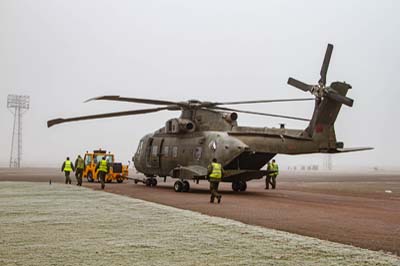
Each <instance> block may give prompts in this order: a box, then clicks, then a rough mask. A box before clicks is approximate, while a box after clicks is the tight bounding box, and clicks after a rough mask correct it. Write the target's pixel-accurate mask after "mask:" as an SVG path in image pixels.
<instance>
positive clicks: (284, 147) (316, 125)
mask: <svg viewBox="0 0 400 266" xmlns="http://www.w3.org/2000/svg"><path fill="white" fill-rule="evenodd" d="M332 51H333V45H332V44H328V46H327V49H326V52H325V57H324V60H323V63H322V67H321V71H320V79H319V81H318V83H317V84H316V85H309V84H307V83H304V82H301V81H299V80H297V79H294V78H291V77H290V78H289V79H288V81H287V83H288V84H289V85H291V86H294V87H296V88H298V89H300V90H302V91H304V92H309V93H311V94H312V95H313V96H314V97H312V98H300V99H276V100H254V101H236V102H210V101H199V100H189V101H180V102H176V101H166V100H159V99H143V98H129V97H121V96H116V95H109V96H100V97H95V98H91V99H89V100H87V101H85V102H88V101H100V100H105V101H116V102H131V103H141V104H151V105H157V106H159V107H155V108H149V109H140V110H130V111H122V112H112V113H103V114H96V115H88V116H80V117H72V118H57V119H53V120H49V121H48V122H47V126H48V127H51V126H54V125H56V124H61V123H66V122H72V121H80V120H88V119H99V118H109V117H118V116H129V115H139V114H148V113H155V112H160V111H181V115H180V117H178V118H172V119H169V120H168V121H166V123H165V126H163V127H162V128H160V129H158V130H156V131H155V132H153V133H150V134H147V135H145V136H144V137H143V138H142V139H141V140H140V142H139V145H138V147H137V150H136V152H135V154H134V156H133V158H132V160H133V163H134V166H135V168H136V170H137V171H138V172H141V173H143V174H144V175H145V176H146V179H145V182H144V183H145V184H146V185H149V186H150V185H151V186H155V185H157V179H156V177H162V178H164V182H165V181H166V178H167V177H172V178H175V179H177V181H176V182H175V183H174V190H175V191H176V192H188V191H189V190H190V184H189V182H188V180H194V181H195V182H196V183H197V184H198V183H199V181H200V180H205V179H207V174H208V173H207V166H208V165H209V163H210V162H211V160H212V159H213V158H216V159H217V160H218V162H219V163H221V164H222V166H223V168H224V176H223V177H222V180H221V181H222V182H230V183H232V190H233V191H236V192H238V191H246V189H247V182H248V181H250V180H253V179H261V178H263V177H264V176H266V175H267V174H268V170H263V167H264V166H265V165H266V164H267V162H269V161H270V160H271V159H272V158H274V157H275V155H277V154H289V155H295V154H311V153H344V152H354V151H364V150H370V149H372V148H370V147H362V148H344V144H343V142H339V141H337V140H336V134H335V129H334V123H335V121H336V118H337V116H338V114H339V111H340V108H341V106H342V105H346V106H349V107H352V106H353V102H354V101H353V99H351V98H349V97H347V96H346V94H347V92H348V90H349V89H351V88H352V87H351V85H350V84H347V83H345V82H338V81H335V82H332V83H331V84H330V85H329V86H326V77H327V71H328V67H329V62H330V59H331V55H332ZM298 101H314V111H313V114H312V117H311V119H305V118H300V117H294V116H286V115H279V114H271V113H262V112H253V111H247V110H241V109H236V108H231V107H226V106H231V105H240V104H256V103H272V102H298ZM238 113H246V114H253V115H261V116H272V117H278V118H284V119H294V120H300V121H306V122H308V126H307V127H306V128H305V129H287V128H285V126H284V124H281V126H280V127H279V128H269V127H243V126H239V125H238V122H237V119H238ZM135 183H136V182H135Z"/></svg>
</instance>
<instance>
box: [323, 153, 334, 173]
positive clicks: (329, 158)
mask: <svg viewBox="0 0 400 266" xmlns="http://www.w3.org/2000/svg"><path fill="white" fill-rule="evenodd" d="M324 168H325V170H329V171H330V170H332V154H326V155H325V157H324Z"/></svg>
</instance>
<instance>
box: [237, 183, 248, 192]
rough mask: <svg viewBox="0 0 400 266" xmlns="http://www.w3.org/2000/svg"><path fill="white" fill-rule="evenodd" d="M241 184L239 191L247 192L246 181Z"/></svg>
mask: <svg viewBox="0 0 400 266" xmlns="http://www.w3.org/2000/svg"><path fill="white" fill-rule="evenodd" d="M239 184H240V187H239V190H240V191H242V192H243V191H246V189H247V183H246V181H240V182H239Z"/></svg>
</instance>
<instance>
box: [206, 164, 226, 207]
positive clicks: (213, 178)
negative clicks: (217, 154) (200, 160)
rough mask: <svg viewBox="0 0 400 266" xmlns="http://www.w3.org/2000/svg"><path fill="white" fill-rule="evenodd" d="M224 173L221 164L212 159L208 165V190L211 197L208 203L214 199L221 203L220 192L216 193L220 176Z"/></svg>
mask: <svg viewBox="0 0 400 266" xmlns="http://www.w3.org/2000/svg"><path fill="white" fill-rule="evenodd" d="M223 174H224V169H223V168H222V165H221V164H220V163H218V162H217V159H215V158H214V159H213V160H212V163H210V164H209V165H208V180H209V181H210V192H211V198H210V203H214V199H215V198H217V199H218V203H221V198H222V196H221V194H219V193H218V186H219V182H220V181H221V178H222V176H223Z"/></svg>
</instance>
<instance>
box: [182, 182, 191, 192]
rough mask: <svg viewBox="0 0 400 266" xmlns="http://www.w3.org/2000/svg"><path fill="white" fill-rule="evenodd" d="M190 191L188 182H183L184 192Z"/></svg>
mask: <svg viewBox="0 0 400 266" xmlns="http://www.w3.org/2000/svg"><path fill="white" fill-rule="evenodd" d="M189 189H190V184H189V182H188V181H186V180H185V181H183V186H182V192H188V191H189Z"/></svg>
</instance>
